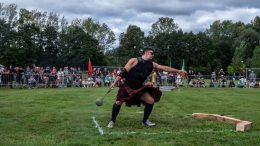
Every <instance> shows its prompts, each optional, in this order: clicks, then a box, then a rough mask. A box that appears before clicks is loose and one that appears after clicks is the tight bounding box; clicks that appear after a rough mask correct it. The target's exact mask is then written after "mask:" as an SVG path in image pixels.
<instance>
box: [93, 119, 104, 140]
mask: <svg viewBox="0 0 260 146" xmlns="http://www.w3.org/2000/svg"><path fill="white" fill-rule="evenodd" d="M92 119H93V122H94V123H95V125H96V126H95V127H96V128H97V129H98V132H99V133H100V135H103V134H104V131H103V129H102V127H101V126H99V124H98V122H97V121H96V118H95V116H93V117H92Z"/></svg>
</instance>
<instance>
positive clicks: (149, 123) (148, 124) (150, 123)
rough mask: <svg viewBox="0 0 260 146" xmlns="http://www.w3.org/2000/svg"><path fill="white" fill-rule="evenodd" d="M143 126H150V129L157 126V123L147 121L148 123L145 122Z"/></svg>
mask: <svg viewBox="0 0 260 146" xmlns="http://www.w3.org/2000/svg"><path fill="white" fill-rule="evenodd" d="M143 124H144V125H145V126H149V127H151V126H155V123H153V122H151V121H149V120H146V122H143Z"/></svg>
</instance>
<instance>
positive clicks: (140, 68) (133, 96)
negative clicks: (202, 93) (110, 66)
mask: <svg viewBox="0 0 260 146" xmlns="http://www.w3.org/2000/svg"><path fill="white" fill-rule="evenodd" d="M153 56H154V50H153V49H152V48H145V49H144V50H143V52H142V56H141V57H138V58H131V59H130V60H129V61H128V62H127V64H126V65H125V66H124V69H123V70H122V71H121V73H120V74H119V75H118V76H117V77H116V79H115V81H114V82H113V83H112V84H111V86H110V87H111V88H113V87H115V85H116V84H117V82H119V81H120V80H121V79H123V78H124V82H123V84H122V85H120V87H119V90H118V93H117V97H116V101H115V103H114V105H113V108H112V117H111V121H110V122H109V124H108V125H107V127H108V128H113V127H114V124H115V122H116V117H117V115H118V113H119V111H120V108H121V105H122V104H123V103H124V102H125V103H126V106H131V105H137V106H140V105H141V103H142V104H144V105H145V108H144V117H143V124H144V125H145V126H155V123H152V122H151V121H149V120H148V118H149V116H150V114H151V112H152V110H153V105H154V102H158V101H159V100H160V98H161V95H162V92H161V91H160V90H159V89H158V88H155V87H153V86H152V83H151V82H145V81H146V79H147V77H148V76H149V75H150V74H151V72H152V71H153V70H154V69H155V70H163V71H166V72H177V73H180V74H182V73H184V74H186V71H182V70H178V69H175V68H171V67H168V66H163V65H159V64H157V63H155V62H153V61H152V59H153Z"/></svg>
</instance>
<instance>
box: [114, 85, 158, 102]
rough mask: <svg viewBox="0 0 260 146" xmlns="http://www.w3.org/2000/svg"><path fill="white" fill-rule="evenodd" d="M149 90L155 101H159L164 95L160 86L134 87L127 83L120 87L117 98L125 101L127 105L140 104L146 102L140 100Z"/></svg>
mask: <svg viewBox="0 0 260 146" xmlns="http://www.w3.org/2000/svg"><path fill="white" fill-rule="evenodd" d="M145 92H148V93H149V94H150V95H151V96H152V98H153V99H154V102H158V101H159V100H160V98H161V96H162V92H161V91H160V90H159V88H155V87H153V86H147V85H144V86H142V87H141V88H138V89H132V88H131V87H129V86H128V85H127V84H123V85H121V86H120V87H119V90H118V93H117V97H116V100H117V101H121V102H125V104H126V106H131V105H137V106H140V105H141V103H142V104H146V103H145V102H144V101H142V100H140V98H141V96H142V95H143V94H144V93H145Z"/></svg>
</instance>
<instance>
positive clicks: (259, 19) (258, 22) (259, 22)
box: [251, 16, 260, 33]
mask: <svg viewBox="0 0 260 146" xmlns="http://www.w3.org/2000/svg"><path fill="white" fill-rule="evenodd" d="M251 24H252V27H253V29H254V30H255V31H256V32H258V33H260V16H256V17H255V19H254V20H253V21H251Z"/></svg>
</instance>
